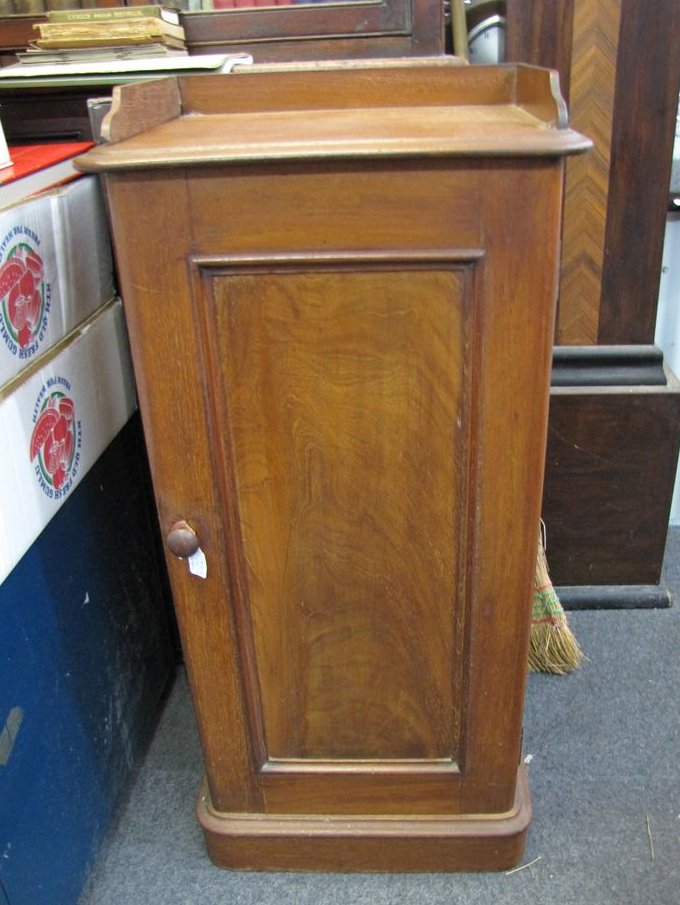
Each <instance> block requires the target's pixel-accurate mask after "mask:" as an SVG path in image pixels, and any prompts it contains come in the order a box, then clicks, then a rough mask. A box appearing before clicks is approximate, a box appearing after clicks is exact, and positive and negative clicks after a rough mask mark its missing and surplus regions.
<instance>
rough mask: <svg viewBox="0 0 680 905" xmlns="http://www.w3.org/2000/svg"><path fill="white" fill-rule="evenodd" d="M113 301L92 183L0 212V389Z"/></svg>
mask: <svg viewBox="0 0 680 905" xmlns="http://www.w3.org/2000/svg"><path fill="white" fill-rule="evenodd" d="M113 295H114V281H113V261H112V255H111V241H110V235H109V230H108V224H107V220H106V211H105V207H104V202H103V198H102V195H101V190H100V187H99V183H98V180H97V178H96V177H94V176H86V177H83V178H79V179H76V180H74V181H72V182H69V183H66V184H64V185H63V186H60V187H58V188H56V189H53V190H51V191H49V192H45V193H42V194H39V195H36V196H34V197H33V198H30V199H28V200H26V201H24V202H22V203H20V204H17V205H14V206H12V207H9V208H7V209H6V210H3V211H0V387H1V386H3V385H4V384H5V383H7V381H9V380H11V379H12V378H13V377H15V376H16V375H17V374H18V373H20V371H21V370H22V368H24V367H25V366H26V365H27V364H29V363H30V362H31V361H33V360H34V359H35V358H37V357H38V356H39V355H41V354H43V353H44V352H45V351H46V350H48V349H49V348H51V346H53V345H54V343H56V342H59V340H60V339H62V337H63V336H65V334H66V333H68V332H69V331H70V330H72V329H73V328H74V327H75V326H77V325H78V324H79V323H81V322H82V321H83V320H85V318H87V317H88V316H89V315H90V314H91V313H92V312H93V311H94V310H96V309H97V308H98V307H99V306H100V305H102V304H103V303H104V302H106V301H108V300H109V299H111V298H112V297H113Z"/></svg>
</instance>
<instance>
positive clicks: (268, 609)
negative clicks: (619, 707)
mask: <svg viewBox="0 0 680 905" xmlns="http://www.w3.org/2000/svg"><path fill="white" fill-rule="evenodd" d="M518 167H519V165H518V164H517V163H513V165H512V167H510V166H509V165H507V164H505V163H499V164H495V165H493V166H486V167H485V166H484V165H483V164H481V163H477V164H475V165H474V167H473V168H472V169H469V168H468V165H467V164H464V165H457V166H447V165H445V164H439V163H429V164H428V163H426V164H423V165H418V166H414V165H412V164H404V165H394V167H389V166H388V167H376V168H375V171H374V172H370V173H366V174H361V173H360V172H358V171H357V168H354V167H352V166H349V167H348V166H344V165H341V166H338V167H335V168H333V167H327V168H325V169H324V167H321V166H317V167H314V166H308V167H305V168H299V169H298V168H295V167H293V168H288V169H287V171H286V172H285V174H282V175H278V176H276V177H274V176H272V175H269V174H267V173H263V172H260V171H258V170H257V169H252V170H248V171H239V170H233V171H232V172H231V173H227V172H221V173H215V172H214V171H213V172H211V171H209V170H206V171H198V172H196V173H193V174H190V175H189V178H188V179H187V178H185V175H186V174H183V173H182V172H179V171H174V172H171V173H170V174H168V175H165V174H156V175H153V176H151V175H150V176H149V178H148V179H144V180H140V179H139V177H138V176H136V175H133V176H129V175H117V176H112V177H109V182H110V198H111V207H112V212H113V217H114V220H115V219H117V218H120V221H121V222H120V224H118V226H119V229H117V230H115V232H116V234H117V235H118V239H117V254H118V259H119V264H120V273H121V275H122V279H123V292H124V297H125V301H126V309H127V315H128V323H129V327H130V338H131V344H132V348H133V355H134V360H135V368H136V373H137V379H138V386H139V390H140V404H141V407H142V411H143V415H144V419H145V427H146V430H147V438H148V443H149V452H150V458H151V462H152V468H153V472H154V483H155V487H156V494H157V499H158V504H159V511H160V518H161V524H162V528H163V530H164V532H167V531H168V530H169V528H170V526H171V525H172V524H173V523H174V522H175V521H176V520H178V519H186V521H187V522H189V523H190V524H191V526H192V527H193V528H194V529H195V531H196V533H197V535H198V538H199V541H200V543H201V546H202V549H203V550H204V552H205V554H206V558H207V576H206V577H205V578H201V577H199V576H195V575H193V574H191V572H190V570H189V568H188V567H187V564H186V562H184V561H179V560H173V559H172V558H169V566H170V573H171V579H172V584H173V592H174V596H175V604H176V607H177V611H178V615H179V621H180V628H181V631H182V636H183V643H184V648H185V653H186V660H187V667H188V670H189V674H190V678H191V681H192V686H193V692H194V699H195V702H196V709H197V718H198V723H199V729H200V732H201V736H202V741H203V747H204V753H205V759H206V774H207V779H208V782H209V786H210V793H211V799H212V803H213V805H214V806H215V808H217V809H218V810H219V811H224V812H240V813H242V812H262V813H274V814H277V813H278V814H287V813H289V814H290V813H293V814H294V813H298V814H304V813H310V814H359V813H361V814H367V815H370V814H376V815H379V814H384V815H390V814H393V815H394V814H413V815H418V814H432V815H436V814H457V813H463V814H465V813H491V812H495V813H497V812H503V811H505V810H508V809H510V808H511V806H512V802H513V799H514V790H515V781H516V776H517V762H518V758H519V748H520V734H521V709H522V696H523V687H524V675H525V671H526V645H527V640H528V627H529V615H530V614H529V603H530V594H531V581H532V577H533V567H534V563H535V549H536V547H535V544H536V538H537V532H538V517H539V511H540V488H541V476H542V461H543V452H544V439H543V437H544V433H545V419H546V413H547V399H548V396H547V393H548V372H549V369H548V363H549V358H550V346H551V335H552V322H553V320H552V317H553V315H552V305H551V302H552V300H553V298H554V290H555V257H556V241H555V236H557V234H558V230H557V222H558V217H559V202H560V190H559V186H560V168H559V165H553V164H549V165H544V164H542V163H540V162H526V163H524V164H523V165H522V166H521V173H520V176H521V178H519V179H514V178H510V172H511V170H513V171H514V170H515V169H517V168H518ZM537 193H540V194H541V196H542V197H543V198H545V199H546V200H545V204H544V205H542V206H540V210H539V209H537V208H539V206H538V205H535V204H533V203H531V200H530V199H531V197H532V196H535V194H537ZM227 199H228V203H227ZM513 206H514V210H515V214H516V215H517V216H516V219H515V220H514V221H513V220H512V219H510V218H508V216H507V213H508V211H510V210H512V209H513ZM159 210H163V211H164V216H162V217H159V216H158V211H159ZM517 222H520V223H521V229H517V228H516V224H517ZM123 224H124V225H123ZM114 226H115V224H114ZM546 237H547V238H546ZM143 243H145V247H146V249H147V252H146V254H140V253H139V249H140V247H142V244H143ZM161 261H162V262H163V266H162V267H160V266H159V262H161Z"/></svg>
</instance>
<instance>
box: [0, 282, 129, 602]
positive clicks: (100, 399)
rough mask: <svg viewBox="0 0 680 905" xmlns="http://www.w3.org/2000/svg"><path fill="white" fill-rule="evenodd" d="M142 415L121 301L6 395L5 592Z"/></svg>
mask: <svg viewBox="0 0 680 905" xmlns="http://www.w3.org/2000/svg"><path fill="white" fill-rule="evenodd" d="M135 407H136V402H135V393H134V382H133V376H132V366H131V363H130V358H129V349H128V344H127V333H126V330H125V324H124V320H123V313H122V305H121V303H120V300H117V299H116V300H114V301H112V302H110V303H109V304H107V305H105V306H104V307H102V308H100V309H99V310H98V311H97V312H96V313H95V314H94V315H92V316H91V317H90V318H89V319H88V320H87V321H85V322H84V323H83V324H82V325H81V326H80V327H79V328H77V329H76V330H75V331H73V332H72V333H71V334H69V335H68V336H67V337H65V338H64V339H63V340H62V341H61V342H60V343H58V344H57V345H56V346H54V347H53V348H52V350H51V351H50V352H48V353H47V354H46V355H44V356H41V357H40V358H39V359H38V360H37V361H36V362H34V364H32V365H30V366H29V367H28V368H26V369H25V370H24V371H23V372H22V373H21V374H19V375H18V376H17V377H16V378H15V379H14V380H13V381H11V382H10V383H8V384H6V385H5V387H4V388H3V390H2V391H0V435H1V436H2V437H3V438H4V440H5V442H4V443H3V445H2V447H0V584H1V583H2V582H3V581H4V579H5V578H6V577H7V576H8V575H9V573H10V572H11V571H12V569H13V568H14V566H15V565H16V564H17V562H18V561H19V560H20V559H21V557H22V556H23V555H24V553H25V552H26V551H27V550H28V548H29V547H30V546H31V544H32V543H33V542H34V540H35V539H36V538H37V537H38V535H39V534H40V532H41V531H42V530H43V529H44V527H45V526H46V525H47V524H48V523H49V522H50V520H51V519H52V518H53V517H54V515H55V514H56V513H57V511H58V510H59V508H60V507H61V506H62V505H63V503H64V501H65V500H66V499H67V498H68V497H69V496H70V495H71V494H72V493H73V490H74V489H75V487H76V486H77V485H78V484H79V482H80V481H81V480H82V478H83V477H84V475H85V474H87V472H88V470H89V469H90V468H91V466H92V465H93V464H94V463H95V462H96V461H97V459H98V457H99V456H100V455H101V454H102V452H103V451H104V449H106V447H107V446H108V444H109V443H110V442H111V440H112V439H113V437H114V436H115V435H116V434H117V433H118V431H120V430H121V428H122V427H123V425H124V424H125V423H126V422H127V421H128V419H129V418H130V415H131V414H132V412H133V411H134V409H135Z"/></svg>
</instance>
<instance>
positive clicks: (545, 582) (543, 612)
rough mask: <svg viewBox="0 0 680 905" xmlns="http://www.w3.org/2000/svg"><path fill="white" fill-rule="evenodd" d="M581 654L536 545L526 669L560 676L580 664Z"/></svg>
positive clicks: (540, 548) (546, 566) (540, 545)
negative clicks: (527, 665) (527, 667)
mask: <svg viewBox="0 0 680 905" xmlns="http://www.w3.org/2000/svg"><path fill="white" fill-rule="evenodd" d="M582 661H583V652H582V651H581V648H580V647H579V643H578V641H577V640H576V637H575V636H574V633H573V632H572V630H571V629H570V628H569V625H568V623H567V617H566V615H565V612H564V610H563V609H562V604H561V603H560V601H559V598H558V596H557V593H556V592H555V588H554V587H553V583H552V581H551V580H550V574H549V572H548V563H547V561H546V556H545V550H544V549H543V544H542V543H541V541H540V540H539V542H538V556H537V558H536V578H535V587H534V599H533V607H532V614H531V636H530V642H529V669H530V670H531V671H532V672H549V673H554V674H555V675H560V676H564V675H566V674H567V673H570V672H571V671H572V670H573V669H576V668H577V667H579V666H580V665H581V663H582Z"/></svg>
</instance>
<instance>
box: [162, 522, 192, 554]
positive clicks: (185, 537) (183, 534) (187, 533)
mask: <svg viewBox="0 0 680 905" xmlns="http://www.w3.org/2000/svg"><path fill="white" fill-rule="evenodd" d="M165 542H166V544H167V545H168V550H169V551H170V552H171V553H172V554H173V556H178V557H179V558H180V559H186V558H187V557H188V556H193V555H194V553H195V552H196V551H197V550H198V548H199V543H198V535H197V534H196V532H195V531H194V529H193V528H192V527H191V525H188V524H187V523H186V522H184V521H181V522H175V524H174V525H173V526H172V528H171V529H170V531H169V532H168V536H167V537H166V539H165Z"/></svg>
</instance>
